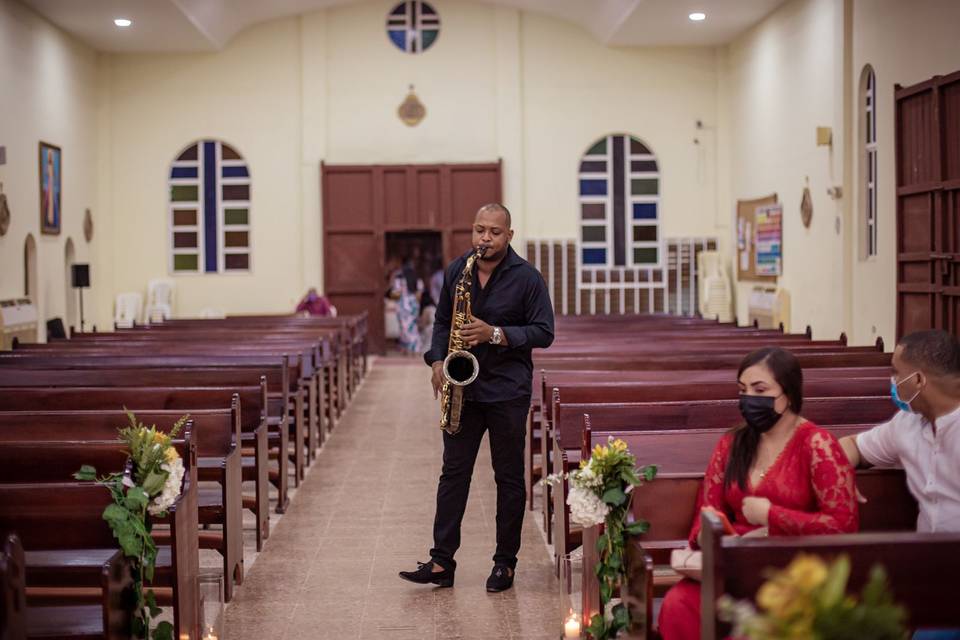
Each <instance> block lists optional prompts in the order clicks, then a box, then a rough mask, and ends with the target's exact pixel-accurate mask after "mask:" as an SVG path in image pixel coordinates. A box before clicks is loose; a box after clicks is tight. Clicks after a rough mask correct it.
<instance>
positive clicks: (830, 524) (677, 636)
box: [659, 347, 859, 640]
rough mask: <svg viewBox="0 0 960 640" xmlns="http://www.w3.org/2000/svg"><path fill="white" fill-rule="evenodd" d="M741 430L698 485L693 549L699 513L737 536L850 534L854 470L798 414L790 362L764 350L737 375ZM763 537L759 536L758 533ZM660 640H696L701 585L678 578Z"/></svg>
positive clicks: (798, 379)
mask: <svg viewBox="0 0 960 640" xmlns="http://www.w3.org/2000/svg"><path fill="white" fill-rule="evenodd" d="M737 379H738V381H739V386H740V413H741V414H742V415H743V419H744V420H745V422H746V424H744V425H742V426H739V427H736V428H734V429H732V430H731V431H729V432H727V433H726V434H724V435H723V437H722V438H721V439H720V442H719V443H718V444H717V447H716V449H714V451H713V455H712V456H711V458H710V464H709V465H708V466H707V470H706V473H705V474H704V479H703V496H702V503H701V509H700V510H698V512H697V517H696V518H695V519H694V522H693V528H692V530H691V532H690V540H689V541H690V545H691V547H694V548H698V547H699V535H700V514H699V511H701V510H703V509H710V510H714V511H717V512H719V513H722V514H724V515H725V516H726V517H727V519H728V520H729V521H730V523H731V524H732V525H733V528H734V530H736V532H737V534H738V535H743V534H745V533H748V532H751V531H754V530H756V529H760V528H766V529H767V530H768V533H769V535H772V536H790V535H810V534H824V533H851V532H855V531H857V528H858V524H859V516H858V512H857V502H856V497H855V490H854V485H853V480H854V478H853V471H852V470H851V468H850V464H849V463H848V462H847V457H846V455H844V453H843V449H842V448H841V447H840V443H839V442H838V441H837V439H836V438H835V437H834V436H833V435H832V434H830V433H829V432H827V431H824V430H823V429H821V428H820V427H818V426H816V425H815V424H813V423H812V422H810V421H808V420H806V419H805V418H803V417H802V416H801V415H800V410H801V408H802V406H803V371H802V370H801V368H800V363H799V362H798V361H797V358H796V357H795V356H794V355H793V354H792V353H790V352H789V351H786V350H784V349H780V348H778V347H769V348H765V349H759V350H757V351H754V352H753V353H751V354H749V355H748V356H747V357H746V358H744V359H743V362H741V363H740V369H739V371H738V372H737ZM758 533H762V532H758ZM659 626H660V635H661V636H662V637H663V638H664V640H686V639H688V638H689V639H691V640H696V639H698V638H700V583H699V582H696V581H695V580H691V579H689V578H685V579H683V580H681V581H680V582H679V583H677V584H676V585H674V586H673V588H671V589H670V591H668V592H667V594H666V596H665V597H664V599H663V604H662V606H661V608H660V618H659Z"/></svg>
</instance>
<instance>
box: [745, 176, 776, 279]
mask: <svg viewBox="0 0 960 640" xmlns="http://www.w3.org/2000/svg"><path fill="white" fill-rule="evenodd" d="M776 204H777V194H775V193H774V194H771V195H769V196H766V197H763V198H757V199H756V200H737V229H736V232H737V280H752V281H755V282H772V283H775V282H776V281H777V276H776V275H764V274H763V272H764V270H766V271H768V273H769V271H770V268H769V265H770V262H769V260H768V258H769V256H768V255H764V254H763V253H761V258H762V259H764V262H762V263H760V264H761V265H767V266H761V268H760V270H759V271H758V270H757V264H758V263H757V210H758V209H764V208H765V207H770V206H771V205H776ZM765 211H766V212H767V213H765V214H763V215H762V217H761V222H762V224H763V225H764V231H765V233H766V234H769V233H770V232H771V231H773V229H772V228H771V225H772V224H774V223H775V222H779V224H778V229H777V232H778V233H780V234H781V236H782V228H783V227H782V221H783V216H782V213H781V215H780V216H779V219H776V218H771V216H769V215H768V214H769V211H770V210H769V209H765ZM782 246H783V245H782V243H781V242H779V241H778V242H777V250H778V251H782ZM761 248H762V249H766V250H769V249H770V248H772V247H770V245H769V243H766V244H765V245H764V246H762V247H761ZM782 255H783V254H782V253H780V261H779V264H780V265H782ZM778 273H779V271H778Z"/></svg>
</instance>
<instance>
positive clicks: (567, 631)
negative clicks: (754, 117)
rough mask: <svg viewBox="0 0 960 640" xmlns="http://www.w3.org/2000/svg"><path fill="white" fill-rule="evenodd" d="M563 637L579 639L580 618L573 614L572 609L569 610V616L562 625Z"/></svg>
mask: <svg viewBox="0 0 960 640" xmlns="http://www.w3.org/2000/svg"><path fill="white" fill-rule="evenodd" d="M563 637H564V638H579V637H580V617H579V616H578V615H577V614H575V613H574V612H573V609H571V610H570V615H568V616H567V619H566V621H565V622H564V623H563Z"/></svg>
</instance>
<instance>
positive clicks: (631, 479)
mask: <svg viewBox="0 0 960 640" xmlns="http://www.w3.org/2000/svg"><path fill="white" fill-rule="evenodd" d="M656 475H657V467H656V466H654V465H648V466H645V467H643V468H641V469H637V459H636V458H635V457H634V456H633V454H632V453H630V451H629V450H628V449H627V445H626V443H625V442H624V441H623V440H620V439H616V440H614V439H613V438H610V439H609V440H608V441H607V444H606V445H599V444H598V445H596V446H595V447H594V449H593V451H592V452H591V454H590V458H589V459H587V460H581V461H580V468H579V469H575V470H574V471H571V472H570V473H568V474H566V478H567V481H568V482H569V484H570V491H569V493H568V495H567V504H568V505H569V506H570V519H571V520H573V521H574V522H576V523H577V524H580V525H582V526H584V527H593V526H596V525H599V524H603V525H604V527H605V528H604V532H603V534H602V535H601V536H600V537H599V538H598V539H597V551H598V552H599V555H600V561H599V562H598V563H597V566H596V567H595V569H594V570H595V572H596V574H597V578H598V579H599V580H600V603H601V610H602V611H604V612H605V611H606V610H607V608H608V605H609V604H610V600H611V599H612V598H613V593H614V591H615V590H616V589H617V588H618V587H619V586H620V585H621V583H622V581H623V576H624V565H623V559H624V548H625V544H626V538H627V536H629V535H637V534H640V533H644V532H645V531H647V529H649V528H650V525H649V523H648V522H646V521H643V520H637V521H633V522H630V521H628V518H629V516H630V501H631V498H632V496H633V490H634V489H635V488H636V487H638V486H640V485H641V484H643V483H644V482H650V481H652V480H653V479H654V477H655V476H656ZM561 478H562V476H561V475H557V474H554V475H553V476H549V477H548V478H547V479H546V481H547V482H550V483H555V482H558V481H559V480H560V479H561ZM611 614H612V615H611V616H610V617H608V616H606V615H604V614H603V613H599V614H596V615H594V616H593V618H592V619H591V620H590V626H589V627H588V628H587V631H588V632H589V633H590V635H591V636H592V637H593V638H595V640H607V639H608V638H615V637H616V636H617V634H618V633H619V632H620V631H621V630H622V629H625V628H626V627H627V626H629V624H630V614H629V612H628V610H627V608H626V606H624V605H623V604H622V603H621V604H618V605H616V606H615V607H613V608H612V610H611Z"/></svg>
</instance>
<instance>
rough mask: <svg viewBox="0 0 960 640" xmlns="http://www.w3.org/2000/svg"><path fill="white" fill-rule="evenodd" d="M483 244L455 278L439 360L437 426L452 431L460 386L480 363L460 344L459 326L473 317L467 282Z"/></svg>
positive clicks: (476, 372) (456, 420) (455, 430)
mask: <svg viewBox="0 0 960 640" xmlns="http://www.w3.org/2000/svg"><path fill="white" fill-rule="evenodd" d="M486 251H487V247H479V248H477V250H476V251H475V252H474V253H473V254H471V255H470V257H469V258H467V264H466V265H464V267H463V271H462V272H461V273H460V279H459V280H457V288H456V293H455V295H454V298H453V313H452V314H451V318H450V341H449V342H448V343H447V357H446V358H444V360H443V378H444V380H445V382H444V383H443V388H442V389H441V391H440V428H441V429H443V430H444V431H446V432H447V433H449V434H450V435H456V434H457V433H458V432H459V431H460V413H461V412H462V411H463V388H464V387H465V386H467V385H468V384H470V383H471V382H473V381H474V380H476V379H477V376H478V375H479V374H480V363H479V362H477V357H476V356H475V355H473V354H472V353H470V352H469V351H467V350H466V349H465V348H464V344H463V338H461V337H460V329H462V328H463V325H465V324H468V323H470V322H472V321H473V315H472V313H471V311H470V286H471V285H472V284H473V268H474V266H475V265H476V263H477V260H479V259H480V258H482V257H483V254H484V253H486Z"/></svg>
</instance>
